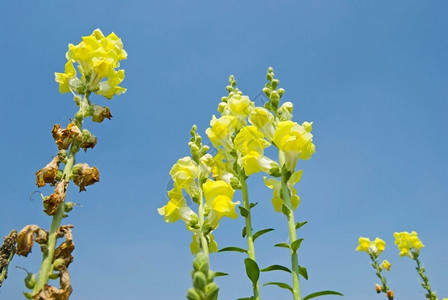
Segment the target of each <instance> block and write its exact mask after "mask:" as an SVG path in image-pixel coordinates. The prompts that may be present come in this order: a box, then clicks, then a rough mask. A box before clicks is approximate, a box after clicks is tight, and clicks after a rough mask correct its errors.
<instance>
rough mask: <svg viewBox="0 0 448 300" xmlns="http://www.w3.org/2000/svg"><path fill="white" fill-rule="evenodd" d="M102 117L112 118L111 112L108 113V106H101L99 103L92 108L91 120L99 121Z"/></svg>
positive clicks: (101, 120)
mask: <svg viewBox="0 0 448 300" xmlns="http://www.w3.org/2000/svg"><path fill="white" fill-rule="evenodd" d="M104 118H108V119H109V120H110V118H112V114H111V113H110V110H109V107H107V106H106V107H102V106H99V105H95V106H94V109H93V115H92V121H93V122H97V123H101V122H103V120H104Z"/></svg>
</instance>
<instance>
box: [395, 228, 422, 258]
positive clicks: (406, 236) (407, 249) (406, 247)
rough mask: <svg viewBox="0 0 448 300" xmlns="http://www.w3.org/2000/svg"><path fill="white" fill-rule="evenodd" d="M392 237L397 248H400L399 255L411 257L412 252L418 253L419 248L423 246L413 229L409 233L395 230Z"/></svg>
mask: <svg viewBox="0 0 448 300" xmlns="http://www.w3.org/2000/svg"><path fill="white" fill-rule="evenodd" d="M394 237H395V244H396V245H397V246H398V250H400V256H409V257H411V258H413V253H415V254H416V255H418V254H419V252H420V248H423V247H425V245H423V243H422V242H421V241H420V239H419V238H418V236H417V232H415V231H412V232H411V233H409V232H407V231H403V232H395V233H394Z"/></svg>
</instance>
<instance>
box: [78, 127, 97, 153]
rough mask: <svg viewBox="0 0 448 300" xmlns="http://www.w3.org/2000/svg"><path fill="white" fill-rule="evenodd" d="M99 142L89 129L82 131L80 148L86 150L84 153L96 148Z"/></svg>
mask: <svg viewBox="0 0 448 300" xmlns="http://www.w3.org/2000/svg"><path fill="white" fill-rule="evenodd" d="M96 142H97V138H96V136H94V135H93V134H91V133H90V131H88V130H87V129H83V130H82V141H81V145H80V147H81V148H83V149H84V152H86V151H87V148H93V147H95V145H96Z"/></svg>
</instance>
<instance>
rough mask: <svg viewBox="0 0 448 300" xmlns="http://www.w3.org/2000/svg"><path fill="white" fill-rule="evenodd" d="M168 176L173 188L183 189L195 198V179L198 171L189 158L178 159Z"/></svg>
mask: <svg viewBox="0 0 448 300" xmlns="http://www.w3.org/2000/svg"><path fill="white" fill-rule="evenodd" d="M170 175H171V178H172V179H173V181H174V186H176V187H178V188H179V189H185V190H186V191H187V193H188V194H189V195H190V196H191V197H192V198H193V197H197V194H198V192H199V188H198V186H197V182H196V179H198V176H199V169H198V166H197V164H196V163H195V162H194V161H193V159H192V158H191V157H190V156H185V157H183V158H181V159H179V160H178V161H177V162H176V163H175V164H174V165H173V167H172V168H171V170H170Z"/></svg>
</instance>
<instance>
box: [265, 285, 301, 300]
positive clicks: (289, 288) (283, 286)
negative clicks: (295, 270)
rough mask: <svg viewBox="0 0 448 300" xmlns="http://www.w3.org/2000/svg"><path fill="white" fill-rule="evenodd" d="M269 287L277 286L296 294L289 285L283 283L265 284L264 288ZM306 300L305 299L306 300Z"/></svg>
mask: <svg viewBox="0 0 448 300" xmlns="http://www.w3.org/2000/svg"><path fill="white" fill-rule="evenodd" d="M267 285H276V286H278V287H281V288H282V289H287V290H290V291H291V293H293V294H294V291H293V289H292V287H290V286H289V285H288V284H286V283H283V282H266V283H265V284H263V286H267ZM304 300H305V299H304Z"/></svg>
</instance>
